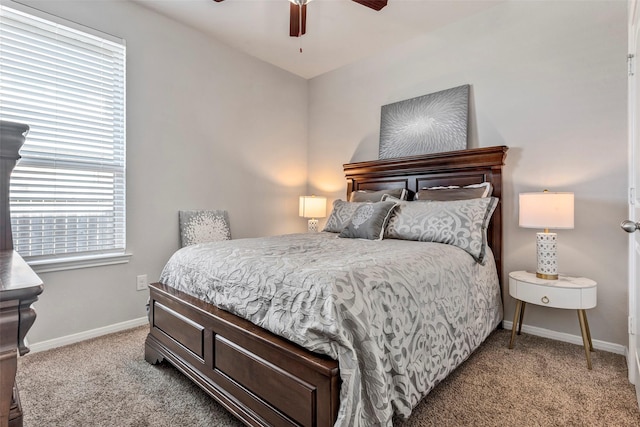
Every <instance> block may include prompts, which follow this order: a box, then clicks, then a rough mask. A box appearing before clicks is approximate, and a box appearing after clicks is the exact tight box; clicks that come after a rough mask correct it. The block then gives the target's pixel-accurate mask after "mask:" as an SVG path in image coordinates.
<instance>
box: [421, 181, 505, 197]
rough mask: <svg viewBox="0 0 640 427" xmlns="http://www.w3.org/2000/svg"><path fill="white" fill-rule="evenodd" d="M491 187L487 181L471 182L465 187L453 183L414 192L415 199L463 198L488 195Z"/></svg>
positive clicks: (491, 190) (491, 189)
mask: <svg viewBox="0 0 640 427" xmlns="http://www.w3.org/2000/svg"><path fill="white" fill-rule="evenodd" d="M492 192H493V187H492V186H491V183H489V182H483V183H481V184H471V185H467V186H465V187H458V186H455V185H452V186H449V187H429V188H422V189H420V190H419V191H418V193H417V194H416V200H443V201H444V200H465V199H475V198H477V197H490V196H491V193H492Z"/></svg>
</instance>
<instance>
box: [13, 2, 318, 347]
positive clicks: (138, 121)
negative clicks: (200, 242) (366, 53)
mask: <svg viewBox="0 0 640 427" xmlns="http://www.w3.org/2000/svg"><path fill="white" fill-rule="evenodd" d="M24 3H28V4H29V5H31V6H33V7H36V8H38V9H41V10H43V11H46V12H49V13H52V14H55V15H58V16H60V17H62V18H65V19H68V20H71V21H74V22H79V23H82V24H84V25H87V26H89V27H92V28H95V29H98V30H100V31H103V32H107V33H110V34H113V35H116V36H118V37H122V38H124V39H126V43H127V225H128V227H127V250H128V252H131V253H132V254H133V256H132V257H131V260H130V262H129V263H128V264H124V265H116V266H105V267H97V268H85V269H79V270H72V271H64V272H54V273H43V274H41V277H42V279H43V281H44V282H45V291H44V293H43V295H42V296H41V298H40V301H39V302H38V303H36V305H35V308H36V311H37V313H38V319H37V321H36V322H35V325H34V326H33V329H32V330H31V332H30V333H29V337H28V338H29V341H30V342H31V343H32V344H34V343H39V342H42V341H45V340H49V339H53V338H58V337H64V336H67V335H71V334H75V333H80V332H84V331H88V330H92V329H95V328H100V327H104V326H107V325H112V324H116V323H118V322H124V321H129V320H131V319H136V318H140V317H143V316H145V314H146V313H145V303H146V300H147V296H148V293H146V292H137V291H136V290H135V285H136V280H135V277H136V275H138V274H148V276H149V279H150V280H152V281H153V280H157V278H158V277H159V275H160V271H161V269H162V266H163V265H164V263H165V262H166V260H167V259H168V258H169V256H170V255H171V254H172V253H173V252H174V251H175V250H176V249H177V248H178V244H179V235H178V213H177V212H178V210H179V209H227V210H228V211H229V215H230V221H231V232H232V235H233V236H234V237H248V236H260V235H270V234H282V233H287V232H296V231H303V230H305V228H306V222H305V221H304V220H303V219H301V218H299V217H298V216H297V203H298V199H297V198H298V196H299V195H300V194H304V192H305V190H306V178H307V177H306V159H307V147H306V145H307V144H306V139H305V135H306V129H307V121H306V120H307V105H308V99H307V82H306V81H305V80H304V79H302V78H299V77H297V76H294V75H292V74H290V73H287V72H285V71H282V70H280V69H278V68H275V67H273V66H271V65H268V64H266V63H264V62H262V61H259V60H257V59H254V58H251V57H249V56H247V55H244V54H242V53H239V52H237V51H234V50H232V49H230V48H228V47H226V46H225V45H222V44H220V43H217V42H216V41H214V40H212V39H210V38H208V37H207V36H204V35H202V34H201V33H199V32H197V31H195V30H191V29H189V28H187V27H185V26H182V25H180V24H178V23H176V22H174V21H171V20H169V19H167V18H165V17H163V16H161V15H159V14H157V13H155V12H152V11H149V10H147V9H146V8H143V7H141V6H139V5H137V4H134V3H131V2H127V1H124V2H123V1H117V2H114V1H90V2H87V1H83V2H79V1H63V0H60V1H58V0H41V1H35V0H29V1H24Z"/></svg>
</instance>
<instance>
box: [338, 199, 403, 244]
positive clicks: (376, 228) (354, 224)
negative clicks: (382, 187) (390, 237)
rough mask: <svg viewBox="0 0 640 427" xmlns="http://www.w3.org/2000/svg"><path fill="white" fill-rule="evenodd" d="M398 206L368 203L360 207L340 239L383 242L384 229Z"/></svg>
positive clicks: (391, 203) (392, 203) (396, 204)
mask: <svg viewBox="0 0 640 427" xmlns="http://www.w3.org/2000/svg"><path fill="white" fill-rule="evenodd" d="M396 206H398V203H397V202H376V203H366V204H364V205H362V206H359V207H358V208H357V209H356V211H355V212H354V213H353V216H352V217H351V221H349V223H348V224H347V226H346V227H345V228H344V229H343V230H342V231H341V232H340V234H339V236H338V237H347V238H350V239H369V240H382V237H383V236H384V227H385V225H386V224H387V222H388V221H389V217H390V216H391V212H392V211H393V208H395V207H396Z"/></svg>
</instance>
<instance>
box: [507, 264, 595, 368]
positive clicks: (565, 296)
mask: <svg viewBox="0 0 640 427" xmlns="http://www.w3.org/2000/svg"><path fill="white" fill-rule="evenodd" d="M509 295H511V296H512V297H513V298H515V299H516V311H515V313H514V314H513V327H512V329H511V341H510V342H509V348H513V344H514V342H515V338H516V329H517V330H518V335H520V331H521V330H522V318H523V316H524V308H525V306H526V304H527V303H531V304H536V305H541V306H543V307H553V308H563V309H569V310H577V312H578V320H579V322H580V330H581V331H582V342H583V343H584V351H585V354H586V355H587V367H588V368H589V369H591V352H592V351H593V343H592V342H591V332H590V331H589V322H588V321H587V313H586V312H585V310H587V309H589V308H594V307H595V306H596V302H597V283H596V282H594V281H593V280H591V279H587V278H585V277H570V276H564V275H559V277H558V279H557V280H547V279H539V278H537V277H536V274H535V273H529V272H527V271H513V272H511V273H509Z"/></svg>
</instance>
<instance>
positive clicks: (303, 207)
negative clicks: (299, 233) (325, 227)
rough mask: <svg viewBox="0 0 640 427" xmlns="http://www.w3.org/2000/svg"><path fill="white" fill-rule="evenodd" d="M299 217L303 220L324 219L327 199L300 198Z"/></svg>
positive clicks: (314, 197)
mask: <svg viewBox="0 0 640 427" xmlns="http://www.w3.org/2000/svg"><path fill="white" fill-rule="evenodd" d="M299 215H300V216H301V217H304V218H324V217H325V216H327V198H326V197H316V196H300V210H299Z"/></svg>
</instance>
